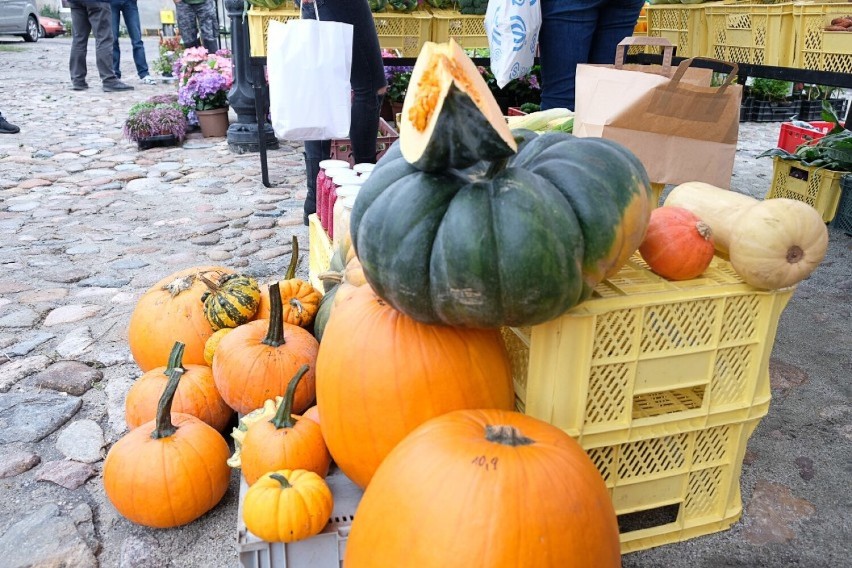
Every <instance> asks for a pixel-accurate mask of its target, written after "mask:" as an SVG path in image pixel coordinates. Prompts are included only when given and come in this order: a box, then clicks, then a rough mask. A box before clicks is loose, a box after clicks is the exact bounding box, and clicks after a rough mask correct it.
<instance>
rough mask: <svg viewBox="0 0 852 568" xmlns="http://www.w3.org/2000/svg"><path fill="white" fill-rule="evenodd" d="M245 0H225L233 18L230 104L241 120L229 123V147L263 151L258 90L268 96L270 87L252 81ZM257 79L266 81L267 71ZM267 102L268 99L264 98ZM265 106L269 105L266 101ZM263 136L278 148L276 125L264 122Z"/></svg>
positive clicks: (239, 150) (269, 143) (230, 16)
mask: <svg viewBox="0 0 852 568" xmlns="http://www.w3.org/2000/svg"><path fill="white" fill-rule="evenodd" d="M244 6H245V3H244V0H225V8H226V9H227V11H228V17H229V18H230V19H231V48H232V57H233V64H234V84H233V85H232V86H231V90H230V91H229V92H228V104H229V105H230V106H231V108H232V109H234V112H236V113H237V122H235V123H233V124H231V126H230V127H228V148H230V150H231V151H232V152H236V153H237V154H244V153H246V152H258V151H260V148H259V144H258V136H257V131H258V122H257V114H256V110H255V101H256V96H257V94H256V93H259V94H260V96H263V97H267V96H268V93H269V91H268V89H267V88H266V85H265V84H264V85H263V88H258V89H255V86H254V85H253V84H252V82H251V79H252V77H251V75H252V74H251V70H252V69H251V63H250V61H249V57H250V51H249V34H248V20H247V19H246V18H245V17H244V16H243V7H244ZM255 75H256V76H255V78H254V79H255V81H258V80H260V81H263V80H264V79H263V73H262V72H259V73H256V74H255ZM264 102H265V101H264ZM262 106H263V108H264V109H266V108H268V105H266V104H264V105H262ZM263 136H264V140H265V142H266V144H265V145H266V148H267V149H274V148H278V139H277V138H275V132H274V131H273V130H272V126H271V125H270V124H268V123H264V128H263Z"/></svg>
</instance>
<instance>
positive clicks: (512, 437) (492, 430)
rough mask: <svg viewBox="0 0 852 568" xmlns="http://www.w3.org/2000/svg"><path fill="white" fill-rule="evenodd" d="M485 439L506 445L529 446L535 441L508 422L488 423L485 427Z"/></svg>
mask: <svg viewBox="0 0 852 568" xmlns="http://www.w3.org/2000/svg"><path fill="white" fill-rule="evenodd" d="M485 439H486V440H488V441H489V442H494V443H495V444H503V445H504V446H528V445H530V444H532V443H535V440H533V439H532V438H527V437H526V436H524V435H523V434H521V431H520V430H518V429H517V428H515V427H514V426H509V425H506V424H502V425H500V426H492V425H490V424H489V425H487V426H486V427H485Z"/></svg>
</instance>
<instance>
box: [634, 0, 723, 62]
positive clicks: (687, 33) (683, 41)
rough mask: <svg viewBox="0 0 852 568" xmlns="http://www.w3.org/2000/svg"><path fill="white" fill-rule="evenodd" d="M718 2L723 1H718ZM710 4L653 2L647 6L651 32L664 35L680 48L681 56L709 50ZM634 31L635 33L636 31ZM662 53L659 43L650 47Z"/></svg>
mask: <svg viewBox="0 0 852 568" xmlns="http://www.w3.org/2000/svg"><path fill="white" fill-rule="evenodd" d="M715 4H719V5H721V3H719V2H716V3H714V5H715ZM708 5H709V4H653V5H650V6H648V7H647V18H648V36H649V37H664V38H666V39H667V40H669V41H670V42H671V44H672V45H673V46H675V47H676V48H677V53H676V55H677V56H678V57H698V56H700V55H704V54H705V53H706V51H707V18H706V16H705V12H704V9H705V7H706V6H708ZM634 35H635V34H634ZM647 49H648V52H649V53H661V51H660V49H661V48H659V47H656V48H655V47H649V48H647Z"/></svg>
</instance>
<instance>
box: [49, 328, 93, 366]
mask: <svg viewBox="0 0 852 568" xmlns="http://www.w3.org/2000/svg"><path fill="white" fill-rule="evenodd" d="M94 342H95V340H94V338H93V337H92V330H91V329H89V328H88V327H76V328H74V329H72V330H71V331H70V332H69V333H68V335H66V336H65V337H64V338H63V339H62V341H61V342H60V343H59V345H57V346H56V352H57V353H58V354H59V356H60V357H64V358H66V359H76V358H77V357H80V356H81V355H83V354H85V353H88V352H89V351H91V349H92V344H93V343H94Z"/></svg>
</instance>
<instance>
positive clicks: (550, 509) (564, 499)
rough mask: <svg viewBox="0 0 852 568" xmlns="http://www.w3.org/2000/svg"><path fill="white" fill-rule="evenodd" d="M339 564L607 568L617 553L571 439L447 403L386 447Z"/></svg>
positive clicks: (604, 501) (585, 462)
mask: <svg viewBox="0 0 852 568" xmlns="http://www.w3.org/2000/svg"><path fill="white" fill-rule="evenodd" d="M401 504H404V506H401ZM412 535H428V538H413V537H412ZM344 565H345V566H346V567H347V568H364V567H367V566H369V567H370V568H384V567H387V568H398V567H400V566H416V567H417V568H470V567H473V566H488V567H489V568H517V567H535V568H590V567H595V568H616V567H618V566H621V554H620V545H619V538H618V524H617V522H616V517H615V511H614V510H613V506H612V501H611V499H610V496H609V493H608V492H607V488H606V485H605V484H604V482H603V479H601V476H600V474H599V473H598V470H597V469H596V468H595V466H594V464H593V463H592V461H591V460H590V459H589V457H588V456H587V455H586V453H585V452H584V451H583V449H582V448H581V447H580V445H579V444H577V442H575V441H574V440H573V439H572V438H571V437H570V436H569V435H568V434H566V433H565V432H563V431H562V430H560V429H559V428H556V427H555V426H551V425H550V424H547V423H545V422H543V421H540V420H537V419H535V418H532V417H530V416H526V415H524V414H520V413H517V412H505V411H500V410H459V411H456V412H451V413H448V414H444V415H443V416H439V417H437V418H434V419H432V420H429V421H428V422H426V423H425V424H423V425H421V426H420V427H419V428H417V429H416V430H415V431H413V432H412V433H411V434H410V435H409V436H408V437H406V438H405V439H404V440H403V441H402V442H400V444H399V445H398V446H397V447H396V448H394V449H393V451H392V452H390V454H389V455H388V457H387V458H386V459H385V461H384V462H383V463H382V465H381V466H380V467H379V469H378V471H377V472H376V475H375V476H374V477H373V480H372V481H371V482H370V485H369V487H367V490H366V492H365V493H364V496H363V497H362V499H361V502H360V504H359V505H358V513H357V514H356V515H355V520H354V521H353V522H352V527H351V530H350V532H349V538H348V540H347V543H346V556H345V558H344Z"/></svg>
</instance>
